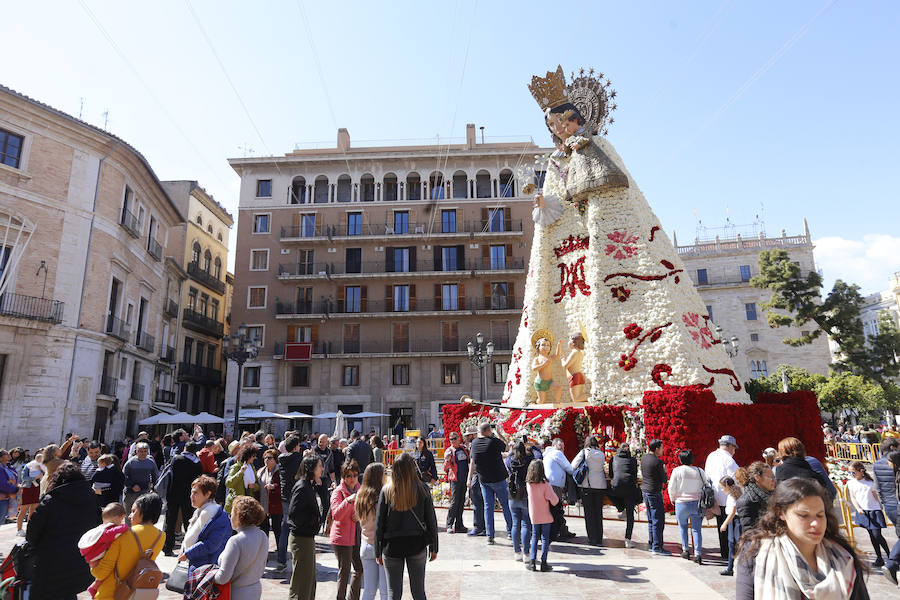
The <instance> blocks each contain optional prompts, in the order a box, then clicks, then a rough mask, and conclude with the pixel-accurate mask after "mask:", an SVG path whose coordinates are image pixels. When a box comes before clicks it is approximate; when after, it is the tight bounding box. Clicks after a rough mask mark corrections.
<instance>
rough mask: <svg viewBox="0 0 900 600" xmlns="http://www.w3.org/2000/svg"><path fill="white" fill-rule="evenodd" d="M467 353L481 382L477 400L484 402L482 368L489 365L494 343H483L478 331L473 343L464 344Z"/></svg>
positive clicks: (485, 388)
mask: <svg viewBox="0 0 900 600" xmlns="http://www.w3.org/2000/svg"><path fill="white" fill-rule="evenodd" d="M466 349H467V350H468V352H469V361H470V362H471V363H472V364H473V365H474V366H475V367H477V368H478V371H479V375H480V382H481V396H480V397H479V400H480V401H481V402H484V400H485V396H487V382H486V380H485V378H484V368H485V367H486V366H487V365H489V364H490V362H491V359H492V358H493V357H494V342H488V343H487V344H485V343H484V335H482V333H481V332H480V331H479V332H478V333H476V334H475V343H472V342H471V341H470V342H469V343H468V344H466Z"/></svg>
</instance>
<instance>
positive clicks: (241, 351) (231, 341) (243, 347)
mask: <svg viewBox="0 0 900 600" xmlns="http://www.w3.org/2000/svg"><path fill="white" fill-rule="evenodd" d="M258 352H259V348H257V347H256V342H255V341H254V340H253V339H251V338H248V337H247V326H246V325H244V324H243V323H241V324H240V326H239V327H238V330H237V333H233V334H231V335H230V336H227V335H226V336H225V337H223V338H222V356H223V357H224V358H225V360H230V361H233V362H234V363H236V364H237V366H238V377H237V393H236V394H235V398H234V432H233V434H232V435H233V436H234V437H235V438H237V436H238V435H239V432H240V430H241V429H240V425H239V424H238V420H239V419H240V416H241V386H242V385H243V381H241V376H242V371H243V369H244V363H245V362H247V360H248V359H250V358H256V355H257V353H258Z"/></svg>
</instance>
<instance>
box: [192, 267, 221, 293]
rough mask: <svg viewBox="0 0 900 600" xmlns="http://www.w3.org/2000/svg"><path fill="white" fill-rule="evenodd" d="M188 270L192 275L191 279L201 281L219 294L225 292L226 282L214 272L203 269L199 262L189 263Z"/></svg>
mask: <svg viewBox="0 0 900 600" xmlns="http://www.w3.org/2000/svg"><path fill="white" fill-rule="evenodd" d="M187 272H188V275H190V276H191V279H193V280H194V281H199V282H200V283H202V284H203V285H205V286H206V287H208V288H209V289H211V290H213V291H215V292H217V293H219V294H224V293H225V282H224V281H221V280H219V279H217V278H216V276H215V275H213V274H212V273H209V272H208V271H204V270H203V269H201V268H200V265H199V264H198V263H195V262H192V263H188V267H187Z"/></svg>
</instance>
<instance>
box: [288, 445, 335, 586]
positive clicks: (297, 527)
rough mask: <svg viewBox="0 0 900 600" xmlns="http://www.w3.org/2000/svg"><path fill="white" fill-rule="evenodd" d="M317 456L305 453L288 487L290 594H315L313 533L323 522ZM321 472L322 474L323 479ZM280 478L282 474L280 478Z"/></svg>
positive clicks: (314, 534)
mask: <svg viewBox="0 0 900 600" xmlns="http://www.w3.org/2000/svg"><path fill="white" fill-rule="evenodd" d="M317 458H318V457H315V458H313V457H307V458H306V459H304V460H303V462H302V464H301V469H302V470H301V472H300V478H299V480H298V481H297V483H295V484H294V487H293V489H292V491H291V501H290V503H289V504H288V510H287V515H286V517H287V519H285V520H286V521H287V524H288V527H290V530H291V536H290V543H291V555H292V556H293V561H294V569H293V571H292V572H291V592H290V597H291V598H314V597H315V595H316V534H317V533H319V529H320V528H321V527H322V523H323V522H324V521H323V519H322V512H321V511H320V503H321V500H320V499H317V498H316V496H317V495H318V491H317V489H316V487H317V486H316V484H315V481H314V477H315V475H316V470H317V469H318V463H319V461H318V460H316V459H317ZM324 477H325V476H324V474H323V475H322V478H323V479H324ZM282 479H283V478H282Z"/></svg>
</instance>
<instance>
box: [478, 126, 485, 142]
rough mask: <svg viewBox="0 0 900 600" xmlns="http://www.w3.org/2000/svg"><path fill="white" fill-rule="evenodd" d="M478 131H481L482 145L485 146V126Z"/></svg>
mask: <svg viewBox="0 0 900 600" xmlns="http://www.w3.org/2000/svg"><path fill="white" fill-rule="evenodd" d="M478 129H480V130H481V143H482V144H483V143H484V125H482V126H481V127H479V128H478Z"/></svg>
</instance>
